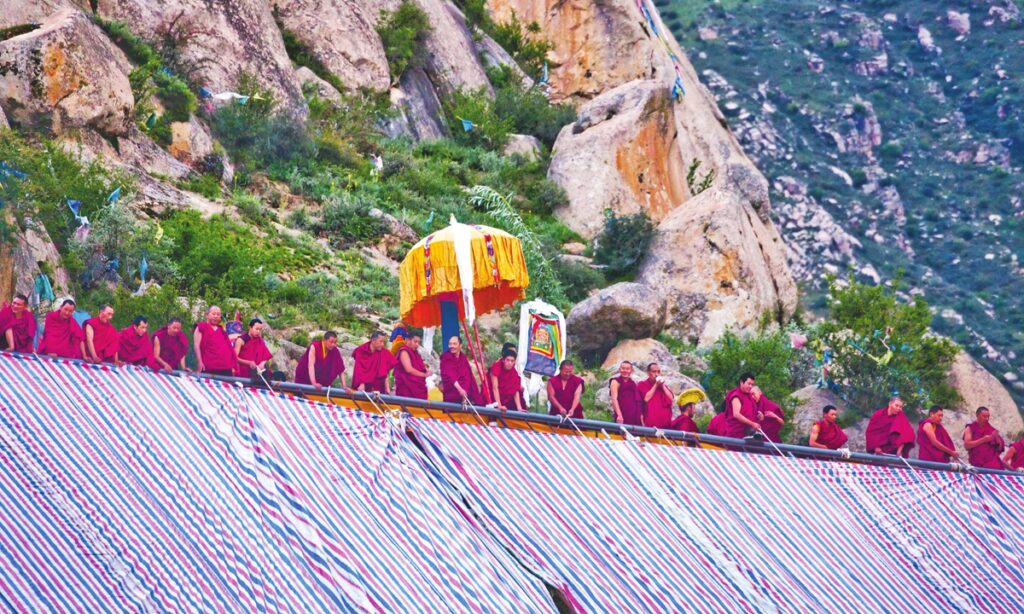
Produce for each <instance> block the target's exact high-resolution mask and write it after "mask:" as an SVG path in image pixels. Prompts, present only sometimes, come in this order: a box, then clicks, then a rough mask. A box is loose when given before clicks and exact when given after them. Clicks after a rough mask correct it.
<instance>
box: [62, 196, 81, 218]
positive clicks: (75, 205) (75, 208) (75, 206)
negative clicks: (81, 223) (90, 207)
mask: <svg viewBox="0 0 1024 614" xmlns="http://www.w3.org/2000/svg"><path fill="white" fill-rule="evenodd" d="M64 200H66V201H67V203H68V208H69V209H71V213H73V214H74V216H75V219H76V220H77V219H79V217H78V212H79V211H81V210H82V201H80V200H74V199H71V198H66V199H64Z"/></svg>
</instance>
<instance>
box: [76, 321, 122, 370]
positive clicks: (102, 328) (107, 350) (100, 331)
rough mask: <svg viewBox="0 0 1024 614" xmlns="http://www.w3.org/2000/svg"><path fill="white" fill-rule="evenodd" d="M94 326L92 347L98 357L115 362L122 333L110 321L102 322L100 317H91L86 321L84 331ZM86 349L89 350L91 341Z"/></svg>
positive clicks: (104, 360) (86, 345)
mask: <svg viewBox="0 0 1024 614" xmlns="http://www.w3.org/2000/svg"><path fill="white" fill-rule="evenodd" d="M88 327H92V349H93V350H94V351H95V352H96V357H97V358H99V359H100V360H102V361H103V362H114V356H116V355H117V346H118V343H120V341H121V335H120V333H119V332H118V330H117V329H116V328H114V325H113V324H111V323H110V322H105V323H104V322H100V319H99V318H89V319H88V320H86V321H85V326H84V327H82V328H83V331H84V330H87V329H88ZM85 351H86V352H88V351H89V343H88V342H86V344H85Z"/></svg>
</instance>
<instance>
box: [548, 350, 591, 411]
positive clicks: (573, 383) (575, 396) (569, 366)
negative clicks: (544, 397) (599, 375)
mask: <svg viewBox="0 0 1024 614" xmlns="http://www.w3.org/2000/svg"><path fill="white" fill-rule="evenodd" d="M575 369H576V365H574V364H573V362H572V361H571V360H563V361H562V363H561V364H560V365H558V375H556V376H554V377H552V378H550V379H549V380H548V386H547V388H548V390H547V392H548V403H550V404H551V407H550V408H549V409H548V413H549V414H551V415H552V416H565V417H566V418H572V419H573V420H582V419H583V406H582V405H580V397H582V396H583V390H584V384H583V378H581V377H580V376H578V375H575V374H573V371H574V370H575Z"/></svg>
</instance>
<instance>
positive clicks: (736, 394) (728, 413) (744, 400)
mask: <svg viewBox="0 0 1024 614" xmlns="http://www.w3.org/2000/svg"><path fill="white" fill-rule="evenodd" d="M733 399H739V400H740V414H742V415H743V417H744V418H746V419H748V420H752V421H754V422H757V403H755V402H754V397H752V396H751V395H749V394H747V393H745V392H743V391H742V390H740V389H739V388H733V389H732V390H730V391H729V392H728V393H727V394H726V395H725V432H724V433H723V434H724V435H725V436H726V437H736V438H738V439H742V438H743V437H746V435H747V430H748V429H749V428H750V427H749V426H747V425H746V424H744V423H742V422H740V421H739V420H737V419H736V417H735V416H733V414H732V400H733Z"/></svg>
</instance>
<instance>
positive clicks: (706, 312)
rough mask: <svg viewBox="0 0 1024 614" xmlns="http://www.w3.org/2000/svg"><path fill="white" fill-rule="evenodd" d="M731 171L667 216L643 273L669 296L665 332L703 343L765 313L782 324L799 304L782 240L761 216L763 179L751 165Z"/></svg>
mask: <svg viewBox="0 0 1024 614" xmlns="http://www.w3.org/2000/svg"><path fill="white" fill-rule="evenodd" d="M729 171H730V176H728V177H726V178H724V180H723V181H721V183H720V184H718V185H716V186H715V187H712V188H711V189H709V190H707V191H706V192H703V193H701V194H700V195H699V196H697V197H696V198H694V199H692V200H691V201H689V202H687V204H686V206H685V207H680V208H678V209H675V210H674V211H672V213H670V214H669V216H668V217H667V218H665V220H664V221H663V222H662V223H661V224H660V225H659V226H658V229H657V233H656V234H655V236H654V239H653V241H652V242H651V246H650V248H649V249H648V254H647V257H646V258H645V259H644V261H643V263H642V264H641V266H640V271H639V274H638V275H637V281H639V282H641V283H644V284H646V285H648V286H650V287H652V288H658V290H659V293H661V294H662V295H663V296H665V297H666V298H667V299H668V304H669V312H668V321H667V327H668V328H669V329H670V330H672V331H674V332H676V333H677V334H680V335H682V336H684V337H685V338H686V339H688V340H690V341H692V342H695V343H698V344H700V345H708V344H711V343H713V342H714V341H715V339H717V338H718V336H719V335H721V334H722V332H723V331H724V330H725V329H726V328H727V327H734V328H739V329H745V328H748V327H752V326H754V325H756V324H757V322H758V321H759V320H760V319H761V317H762V316H763V315H764V314H765V313H769V314H770V315H771V316H772V317H773V318H774V319H777V320H784V319H786V318H788V317H789V316H790V315H792V313H793V311H794V310H795V309H796V304H797V287H796V283H795V282H794V281H793V278H792V276H791V275H790V273H789V270H788V269H787V267H786V256H785V248H784V246H783V244H782V239H781V238H780V237H779V233H778V231H777V230H776V229H775V227H774V226H773V225H772V224H771V222H770V221H768V220H767V219H766V216H765V217H762V216H761V215H758V213H767V207H768V192H767V186H766V185H764V184H765V181H764V178H763V177H761V175H760V174H758V173H757V172H756V171H754V170H753V169H751V168H749V167H748V166H746V165H738V166H736V167H734V168H730V169H729ZM752 203H753V205H752Z"/></svg>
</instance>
